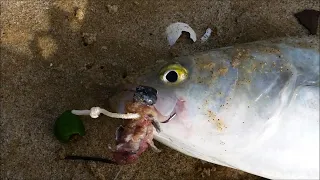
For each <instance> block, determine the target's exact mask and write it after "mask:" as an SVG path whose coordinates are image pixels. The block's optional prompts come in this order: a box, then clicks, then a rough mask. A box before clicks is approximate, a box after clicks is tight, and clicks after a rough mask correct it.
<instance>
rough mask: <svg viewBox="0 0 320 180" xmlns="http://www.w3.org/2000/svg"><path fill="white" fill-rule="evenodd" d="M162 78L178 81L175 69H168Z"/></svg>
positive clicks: (172, 81) (173, 81)
mask: <svg viewBox="0 0 320 180" xmlns="http://www.w3.org/2000/svg"><path fill="white" fill-rule="evenodd" d="M164 78H165V79H166V80H167V81H169V82H171V83H175V82H177V81H178V73H177V72H176V71H169V72H167V74H166V75H165V76H164Z"/></svg>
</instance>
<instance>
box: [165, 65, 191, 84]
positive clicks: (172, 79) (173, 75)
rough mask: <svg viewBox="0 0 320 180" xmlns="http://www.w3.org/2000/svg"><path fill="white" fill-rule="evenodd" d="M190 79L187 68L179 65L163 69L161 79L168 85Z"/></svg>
mask: <svg viewBox="0 0 320 180" xmlns="http://www.w3.org/2000/svg"><path fill="white" fill-rule="evenodd" d="M187 77H188V71H187V69H186V68H184V67H183V66H181V65H180V64H178V63H174V64H170V65H167V66H165V67H163V68H162V69H161V71H160V78H161V80H162V81H163V82H164V83H166V84H178V83H181V82H183V81H184V80H185V79H186V78H187Z"/></svg>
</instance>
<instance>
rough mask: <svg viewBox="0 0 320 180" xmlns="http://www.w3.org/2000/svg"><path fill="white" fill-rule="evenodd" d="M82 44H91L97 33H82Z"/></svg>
mask: <svg viewBox="0 0 320 180" xmlns="http://www.w3.org/2000/svg"><path fill="white" fill-rule="evenodd" d="M82 40H83V44H84V45H85V46H87V45H90V44H93V43H94V42H95V41H96V40H97V34H95V33H83V34H82Z"/></svg>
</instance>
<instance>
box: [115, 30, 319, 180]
mask: <svg viewBox="0 0 320 180" xmlns="http://www.w3.org/2000/svg"><path fill="white" fill-rule="evenodd" d="M166 62H167V63H166V64H165V65H164V66H161V67H158V69H156V70H153V71H152V72H151V73H148V74H143V75H142V76H140V77H139V78H137V81H136V83H134V84H132V87H136V86H138V85H145V86H150V87H153V88H155V89H156V90H157V91H158V94H157V97H158V100H157V102H156V103H155V105H154V107H155V111H156V114H157V116H156V118H157V120H158V121H159V122H160V127H161V131H160V132H157V131H154V132H153V133H154V139H155V140H156V141H158V142H160V143H162V144H164V145H166V146H168V147H170V148H172V149H175V150H177V151H179V152H181V153H183V154H185V155H188V156H191V157H194V158H197V159H201V160H203V161H206V162H210V163H213V164H218V165H221V166H225V167H230V168H234V169H238V170H242V171H244V172H247V173H250V174H254V175H257V176H261V177H264V178H268V179H319V39H318V37H317V36H300V37H282V38H273V39H267V40H260V41H254V42H248V43H243V44H236V45H233V46H228V47H222V48H216V49H212V50H208V51H205V52H199V53H195V54H192V55H187V56H180V57H175V58H172V59H167V60H166ZM128 97H129V98H132V95H129V94H126V93H123V92H122V95H121V96H119V98H118V103H114V102H113V105H117V106H116V107H114V108H116V110H117V112H123V111H124V110H123V108H124V104H125V103H124V102H125V100H126V98H128Z"/></svg>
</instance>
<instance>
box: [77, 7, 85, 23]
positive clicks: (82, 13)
mask: <svg viewBox="0 0 320 180" xmlns="http://www.w3.org/2000/svg"><path fill="white" fill-rule="evenodd" d="M75 16H76V18H77V19H78V20H83V18H84V12H83V10H82V9H80V8H78V9H77V10H76V12H75Z"/></svg>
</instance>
